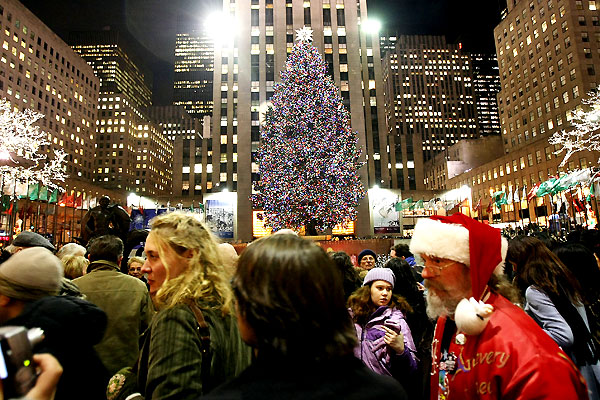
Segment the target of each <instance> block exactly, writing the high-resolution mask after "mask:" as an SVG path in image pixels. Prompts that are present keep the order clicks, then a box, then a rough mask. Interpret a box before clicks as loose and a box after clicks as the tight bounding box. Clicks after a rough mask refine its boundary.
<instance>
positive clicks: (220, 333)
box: [138, 304, 251, 400]
mask: <svg viewBox="0 0 600 400" xmlns="http://www.w3.org/2000/svg"><path fill="white" fill-rule="evenodd" d="M199 307H200V309H201V310H202V313H203V315H204V319H205V320H206V323H207V324H208V327H209V332H210V354H209V357H211V359H210V363H209V364H210V371H202V366H203V365H205V363H204V362H203V357H206V354H205V353H204V352H203V347H202V342H201V340H200V334H199V330H198V320H197V319H196V316H195V315H194V313H193V312H192V310H191V309H190V307H188V306H187V305H178V306H175V307H173V308H168V309H164V310H161V311H159V312H158V314H156V316H155V317H154V319H153V320H152V324H151V325H150V328H149V329H148V330H147V331H146V332H145V333H144V335H143V345H142V349H141V354H140V361H139V365H138V388H139V389H140V391H141V393H142V395H143V396H144V397H145V398H146V399H152V400H165V399H173V400H186V399H196V398H198V397H199V396H200V395H202V394H206V393H208V392H209V391H210V390H211V389H214V388H215V387H217V386H218V385H220V384H222V383H223V382H225V381H226V380H228V379H231V378H233V377H235V376H237V375H238V374H239V373H241V372H242V371H243V370H244V369H245V368H246V367H247V366H248V365H250V357H251V349H250V347H248V346H247V345H246V344H244V342H243V341H242V339H241V337H240V333H239V331H238V328H237V323H236V319H235V317H234V316H232V315H227V316H225V317H223V316H222V314H221V312H220V311H218V310H215V309H214V308H209V307H206V306H202V305H200V304H199Z"/></svg>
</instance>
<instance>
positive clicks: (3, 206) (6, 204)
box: [0, 194, 11, 212]
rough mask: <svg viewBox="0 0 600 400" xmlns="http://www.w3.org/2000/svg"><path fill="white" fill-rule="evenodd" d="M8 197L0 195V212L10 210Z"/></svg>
mask: <svg viewBox="0 0 600 400" xmlns="http://www.w3.org/2000/svg"><path fill="white" fill-rule="evenodd" d="M10 203H11V200H10V196H9V195H7V194H4V195H2V204H1V205H0V211H2V212H4V211H6V210H8V209H9V208H10Z"/></svg>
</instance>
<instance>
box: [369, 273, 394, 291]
mask: <svg viewBox="0 0 600 400" xmlns="http://www.w3.org/2000/svg"><path fill="white" fill-rule="evenodd" d="M375 281H386V282H387V283H389V284H390V285H392V289H393V288H394V285H395V284H396V276H395V275H394V273H393V272H392V270H391V269H389V268H373V269H372V270H370V271H369V272H368V273H367V276H365V280H364V281H363V284H362V285H363V286H367V285H368V284H369V283H371V282H375Z"/></svg>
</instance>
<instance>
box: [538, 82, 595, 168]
mask: <svg viewBox="0 0 600 400" xmlns="http://www.w3.org/2000/svg"><path fill="white" fill-rule="evenodd" d="M572 115H573V118H572V120H571V121H570V122H571V126H570V127H569V128H567V129H563V130H562V131H560V132H556V133H555V134H554V135H552V137H550V139H548V142H549V143H550V144H553V145H559V146H561V148H560V149H559V150H557V151H556V152H555V154H561V153H562V152H565V156H564V158H563V160H562V162H561V163H560V166H561V167H562V166H564V165H565V164H566V163H567V160H569V158H570V157H571V156H572V155H573V154H575V153H577V152H580V151H600V91H591V92H589V93H588V94H587V97H586V98H584V99H583V100H582V101H581V106H579V107H577V109H576V110H575V111H573V114H572Z"/></svg>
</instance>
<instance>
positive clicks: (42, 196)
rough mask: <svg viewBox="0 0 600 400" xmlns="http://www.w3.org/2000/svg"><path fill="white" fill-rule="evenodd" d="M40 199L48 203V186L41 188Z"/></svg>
mask: <svg viewBox="0 0 600 400" xmlns="http://www.w3.org/2000/svg"><path fill="white" fill-rule="evenodd" d="M38 199H39V200H43V201H48V186H42V187H41V189H40V194H39V196H38Z"/></svg>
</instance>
